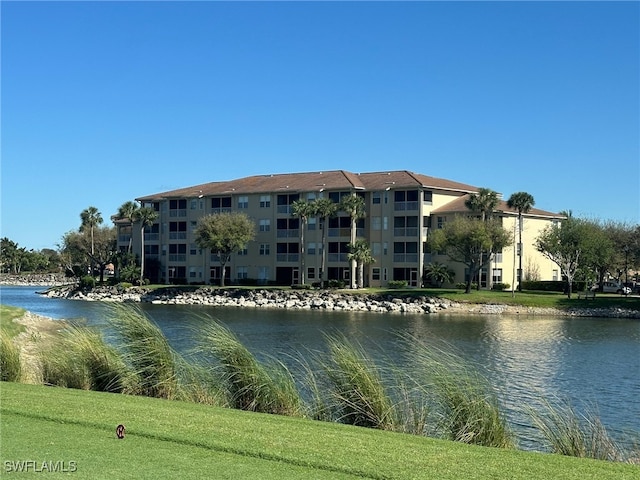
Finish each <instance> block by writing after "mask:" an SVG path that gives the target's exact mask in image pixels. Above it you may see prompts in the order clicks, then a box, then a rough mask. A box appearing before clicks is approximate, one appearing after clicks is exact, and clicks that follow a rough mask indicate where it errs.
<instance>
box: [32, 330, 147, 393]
mask: <svg viewBox="0 0 640 480" xmlns="http://www.w3.org/2000/svg"><path fill="white" fill-rule="evenodd" d="M40 370H41V375H42V380H43V382H44V383H45V384H48V385H57V386H61V387H68V388H79V389H84V390H98V391H103V392H112V393H133V392H134V390H135V384H136V381H135V378H134V375H133V372H131V371H130V370H129V369H128V367H127V365H126V364H125V363H124V361H123V360H122V358H121V357H120V354H119V353H118V351H117V350H116V349H115V348H114V347H112V346H111V345H109V344H107V343H106V342H105V340H104V338H103V337H102V335H101V334H100V333H99V332H97V331H95V330H93V329H91V328H89V327H86V326H70V327H68V328H67V329H66V330H65V331H64V332H63V333H62V335H61V338H60V340H59V342H56V343H55V344H53V345H51V346H49V347H48V348H47V349H45V350H44V351H43V352H41V354H40Z"/></svg>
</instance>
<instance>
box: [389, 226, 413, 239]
mask: <svg viewBox="0 0 640 480" xmlns="http://www.w3.org/2000/svg"><path fill="white" fill-rule="evenodd" d="M393 235H394V236H396V237H417V236H418V227H406V228H405V227H401V228H394V229H393Z"/></svg>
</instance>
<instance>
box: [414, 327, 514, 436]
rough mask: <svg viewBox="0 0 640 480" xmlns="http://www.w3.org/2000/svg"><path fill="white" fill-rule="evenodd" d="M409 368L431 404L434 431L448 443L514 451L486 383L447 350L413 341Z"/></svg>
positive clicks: (472, 369)
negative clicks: (412, 368)
mask: <svg viewBox="0 0 640 480" xmlns="http://www.w3.org/2000/svg"><path fill="white" fill-rule="evenodd" d="M404 340H405V342H408V343H409V344H410V345H411V348H410V349H407V351H409V352H411V353H410V354H409V355H408V358H407V361H408V362H407V364H408V365H414V366H415V367H416V370H415V371H414V372H412V373H411V375H413V376H414V380H415V381H416V382H418V383H417V384H416V385H417V387H418V388H420V389H422V391H423V392H424V395H425V396H426V397H427V398H429V399H430V400H429V402H430V403H431V404H432V408H433V413H434V414H435V416H436V418H437V420H436V423H437V427H436V429H437V431H438V432H439V433H440V434H441V435H443V436H444V437H445V438H447V439H449V440H454V441H457V442H463V443H468V444H473V445H483V446H486V447H499V448H514V447H515V443H514V436H513V433H512V432H511V430H510V429H509V427H508V425H507V421H506V418H505V416H504V414H503V412H502V411H501V408H500V405H499V402H498V399H497V396H496V394H495V393H494V392H493V390H492V388H491V384H490V383H489V381H488V380H487V379H486V377H484V376H483V375H481V374H480V372H479V371H477V370H476V369H474V368H472V367H471V366H469V365H468V364H466V363H465V362H464V361H463V360H462V359H461V358H460V357H459V356H457V355H455V354H454V353H452V352H451V351H450V350H445V349H443V348H436V347H434V346H429V345H427V344H425V343H424V342H422V341H420V340H419V339H417V338H414V337H410V336H408V337H405V338H404Z"/></svg>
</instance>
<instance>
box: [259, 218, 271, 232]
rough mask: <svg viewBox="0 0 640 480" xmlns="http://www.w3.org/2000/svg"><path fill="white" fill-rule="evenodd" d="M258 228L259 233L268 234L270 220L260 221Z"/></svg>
mask: <svg viewBox="0 0 640 480" xmlns="http://www.w3.org/2000/svg"><path fill="white" fill-rule="evenodd" d="M258 228H259V230H260V231H261V232H268V231H269V230H271V220H269V219H268V218H266V219H262V220H260V222H259V227H258Z"/></svg>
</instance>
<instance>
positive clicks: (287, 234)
mask: <svg viewBox="0 0 640 480" xmlns="http://www.w3.org/2000/svg"><path fill="white" fill-rule="evenodd" d="M277 237H278V238H298V237H300V230H299V229H290V230H285V229H281V230H278V233H277Z"/></svg>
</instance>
